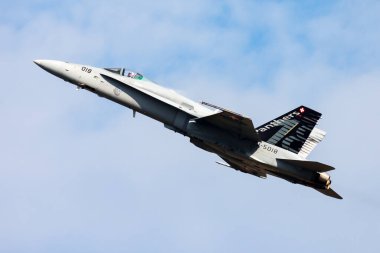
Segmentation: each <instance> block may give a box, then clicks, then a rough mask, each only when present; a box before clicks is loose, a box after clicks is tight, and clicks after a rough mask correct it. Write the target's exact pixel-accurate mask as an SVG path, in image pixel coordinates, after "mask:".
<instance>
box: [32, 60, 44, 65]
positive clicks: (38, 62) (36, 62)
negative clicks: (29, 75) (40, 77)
mask: <svg viewBox="0 0 380 253" xmlns="http://www.w3.org/2000/svg"><path fill="white" fill-rule="evenodd" d="M41 61H42V60H34V61H33V62H34V63H35V64H37V65H38V66H41Z"/></svg>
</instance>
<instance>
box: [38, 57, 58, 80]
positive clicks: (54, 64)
mask: <svg viewBox="0 0 380 253" xmlns="http://www.w3.org/2000/svg"><path fill="white" fill-rule="evenodd" d="M33 62H34V63H35V64H37V65H38V66H39V67H41V68H42V69H44V70H46V71H47V72H49V73H51V74H53V75H56V76H58V77H61V76H62V73H63V69H64V67H65V63H64V62H61V61H55V60H34V61H33Z"/></svg>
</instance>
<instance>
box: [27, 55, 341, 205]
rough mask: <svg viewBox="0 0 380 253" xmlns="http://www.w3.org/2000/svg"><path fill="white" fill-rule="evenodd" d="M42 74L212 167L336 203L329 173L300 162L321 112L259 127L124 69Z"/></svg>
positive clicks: (59, 67) (55, 64)
mask: <svg viewBox="0 0 380 253" xmlns="http://www.w3.org/2000/svg"><path fill="white" fill-rule="evenodd" d="M34 62H35V63H36V64H37V65H38V66H40V67H41V68H42V69H44V70H46V71H47V72H49V73H51V74H53V75H55V76H57V77H59V78H61V79H63V80H65V81H67V82H70V83H72V84H74V85H75V86H77V87H78V88H79V89H85V90H88V91H90V92H93V93H95V94H97V95H99V96H100V97H103V98H106V99H109V100H111V101H113V102H116V103H118V104H120V105H122V106H125V107H128V108H130V109H132V111H133V116H135V114H136V112H139V113H141V114H143V115H146V116H148V117H150V118H153V119H155V120H158V121H160V122H162V123H163V124H164V126H165V127H166V128H168V129H170V130H173V131H174V132H177V133H180V134H183V135H184V136H186V137H188V138H189V140H190V142H191V143H193V144H194V145H195V146H197V147H199V148H201V149H203V150H206V151H209V152H212V153H215V154H216V155H218V156H219V157H220V158H221V159H222V160H223V161H221V162H217V163H218V164H220V165H224V166H227V167H230V168H233V169H235V170H238V171H241V172H244V173H248V174H251V175H254V176H256V177H259V178H266V177H267V175H272V176H275V177H279V178H282V179H285V180H287V181H289V182H292V183H295V184H301V185H304V186H308V187H311V188H314V189H315V190H317V191H319V192H321V193H323V194H325V195H327V196H330V197H333V198H337V199H342V197H341V196H340V195H339V194H337V193H336V192H335V191H334V190H333V189H332V188H331V187H330V186H331V179H330V176H329V174H327V173H326V172H327V171H331V170H333V169H334V168H333V167H331V166H329V165H326V164H323V163H320V162H317V161H307V160H306V158H307V156H308V155H309V154H310V152H311V151H312V150H313V149H314V148H315V147H316V145H317V144H318V143H319V142H321V141H322V139H323V138H324V136H325V134H326V133H325V132H324V131H323V130H321V129H318V128H317V127H316V125H317V122H318V120H319V119H320V117H321V113H319V112H317V111H314V110H312V109H310V108H308V107H306V106H299V107H297V108H295V109H294V110H291V111H289V112H287V113H285V114H283V115H281V116H280V117H277V118H276V119H274V120H271V121H269V122H267V123H265V124H263V125H261V126H259V127H256V128H255V127H254V125H253V123H252V120H251V119H250V118H248V117H246V116H243V115H241V114H238V113H235V112H232V111H230V110H227V109H224V108H222V107H219V106H216V105H213V104H210V103H207V102H201V103H199V102H195V101H193V100H191V99H189V98H186V97H184V96H182V95H180V94H178V93H176V92H175V91H173V90H171V89H167V88H164V87H162V86H160V85H158V84H157V83H155V82H152V81H150V80H149V79H147V78H146V77H145V76H144V75H142V74H140V73H138V72H134V71H127V70H126V69H124V68H97V67H92V66H88V65H83V64H74V63H69V62H63V61H55V60H35V61H34Z"/></svg>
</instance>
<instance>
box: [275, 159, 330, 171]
mask: <svg viewBox="0 0 380 253" xmlns="http://www.w3.org/2000/svg"><path fill="white" fill-rule="evenodd" d="M277 161H278V162H284V163H287V164H291V165H294V166H297V167H300V168H302V169H307V170H311V171H315V172H326V171H330V170H334V169H335V168H334V167H331V166H330V165H327V164H323V163H320V162H313V161H303V160H289V159H277Z"/></svg>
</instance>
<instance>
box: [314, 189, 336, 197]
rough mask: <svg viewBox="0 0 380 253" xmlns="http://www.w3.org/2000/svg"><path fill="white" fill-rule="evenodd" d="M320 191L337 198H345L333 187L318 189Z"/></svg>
mask: <svg viewBox="0 0 380 253" xmlns="http://www.w3.org/2000/svg"><path fill="white" fill-rule="evenodd" d="M316 190H317V191H319V192H320V193H323V194H325V195H327V196H329V197H332V198H336V199H343V198H342V196H340V195H339V194H338V193H336V192H335V191H334V190H333V189H331V188H330V189H316Z"/></svg>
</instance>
